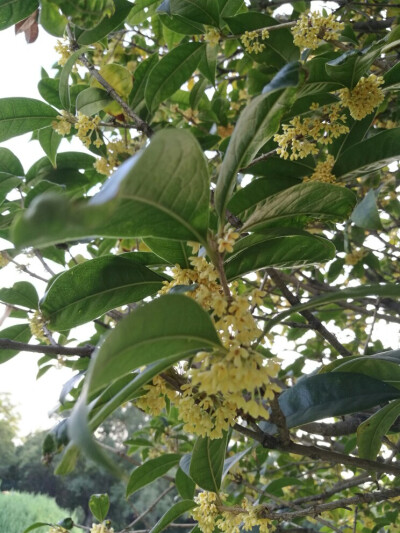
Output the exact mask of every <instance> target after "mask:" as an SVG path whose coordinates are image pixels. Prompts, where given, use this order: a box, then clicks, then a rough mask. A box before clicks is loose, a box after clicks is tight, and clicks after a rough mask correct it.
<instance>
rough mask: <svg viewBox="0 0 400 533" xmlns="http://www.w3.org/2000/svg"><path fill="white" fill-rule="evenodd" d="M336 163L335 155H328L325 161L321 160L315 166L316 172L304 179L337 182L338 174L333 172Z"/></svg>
mask: <svg viewBox="0 0 400 533" xmlns="http://www.w3.org/2000/svg"><path fill="white" fill-rule="evenodd" d="M334 164H335V158H334V157H333V155H330V154H329V155H328V156H327V158H326V160H325V161H321V162H320V163H318V164H317V166H316V167H315V170H314V173H313V174H312V175H311V176H310V177H309V178H305V179H304V181H320V182H322V183H336V176H335V175H334V174H332V168H333V165H334Z"/></svg>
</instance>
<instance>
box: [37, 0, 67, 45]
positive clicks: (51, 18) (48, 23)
mask: <svg viewBox="0 0 400 533" xmlns="http://www.w3.org/2000/svg"><path fill="white" fill-rule="evenodd" d="M67 22H68V19H67V17H65V16H64V15H63V14H61V13H60V10H59V9H58V7H57V6H56V4H55V3H54V2H52V0H41V2H40V12H39V24H40V25H41V26H42V27H43V28H44V29H45V30H46V31H47V33H50V35H53V36H54V37H62V36H63V35H64V32H65V26H66V25H67Z"/></svg>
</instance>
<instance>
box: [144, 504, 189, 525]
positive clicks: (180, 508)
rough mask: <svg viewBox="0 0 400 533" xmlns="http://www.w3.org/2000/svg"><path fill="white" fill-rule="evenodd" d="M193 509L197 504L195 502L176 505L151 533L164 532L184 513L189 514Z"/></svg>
mask: <svg viewBox="0 0 400 533" xmlns="http://www.w3.org/2000/svg"><path fill="white" fill-rule="evenodd" d="M193 507H196V504H195V503H194V501H193V500H183V501H180V502H177V503H175V504H174V505H173V506H172V507H171V508H170V509H168V511H167V512H166V513H165V514H164V515H163V516H162V517H161V518H160V520H159V521H158V522H157V523H156V524H155V525H154V526H153V527H152V528H151V530H150V531H149V533H161V531H164V529H166V528H167V526H168V525H169V524H170V523H171V522H174V521H175V520H176V519H177V518H179V517H180V516H182V515H183V514H184V513H187V512H188V511H190V510H191V509H193Z"/></svg>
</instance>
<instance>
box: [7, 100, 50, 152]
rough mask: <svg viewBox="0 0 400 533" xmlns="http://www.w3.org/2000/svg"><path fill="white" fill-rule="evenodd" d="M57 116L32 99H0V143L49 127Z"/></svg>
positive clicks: (41, 103) (47, 107) (46, 106)
mask: <svg viewBox="0 0 400 533" xmlns="http://www.w3.org/2000/svg"><path fill="white" fill-rule="evenodd" d="M57 114H58V113H57V111H56V110H55V109H53V108H52V107H50V106H49V105H47V104H45V103H44V102H41V101H40V100H34V99H33V98H19V97H12V98H0V142H3V141H6V140H7V139H11V138H12V137H17V136H18V135H22V134H23V133H28V132H30V131H34V130H39V129H41V128H45V127H46V126H50V124H51V123H52V122H53V120H54V119H55V118H56V116H57Z"/></svg>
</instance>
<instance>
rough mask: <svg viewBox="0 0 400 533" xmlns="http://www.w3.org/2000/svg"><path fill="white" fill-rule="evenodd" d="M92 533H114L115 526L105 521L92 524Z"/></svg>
mask: <svg viewBox="0 0 400 533" xmlns="http://www.w3.org/2000/svg"><path fill="white" fill-rule="evenodd" d="M90 533H114V528H113V527H108V526H107V525H106V524H105V523H104V522H103V523H101V524H92V527H91V529H90Z"/></svg>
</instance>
